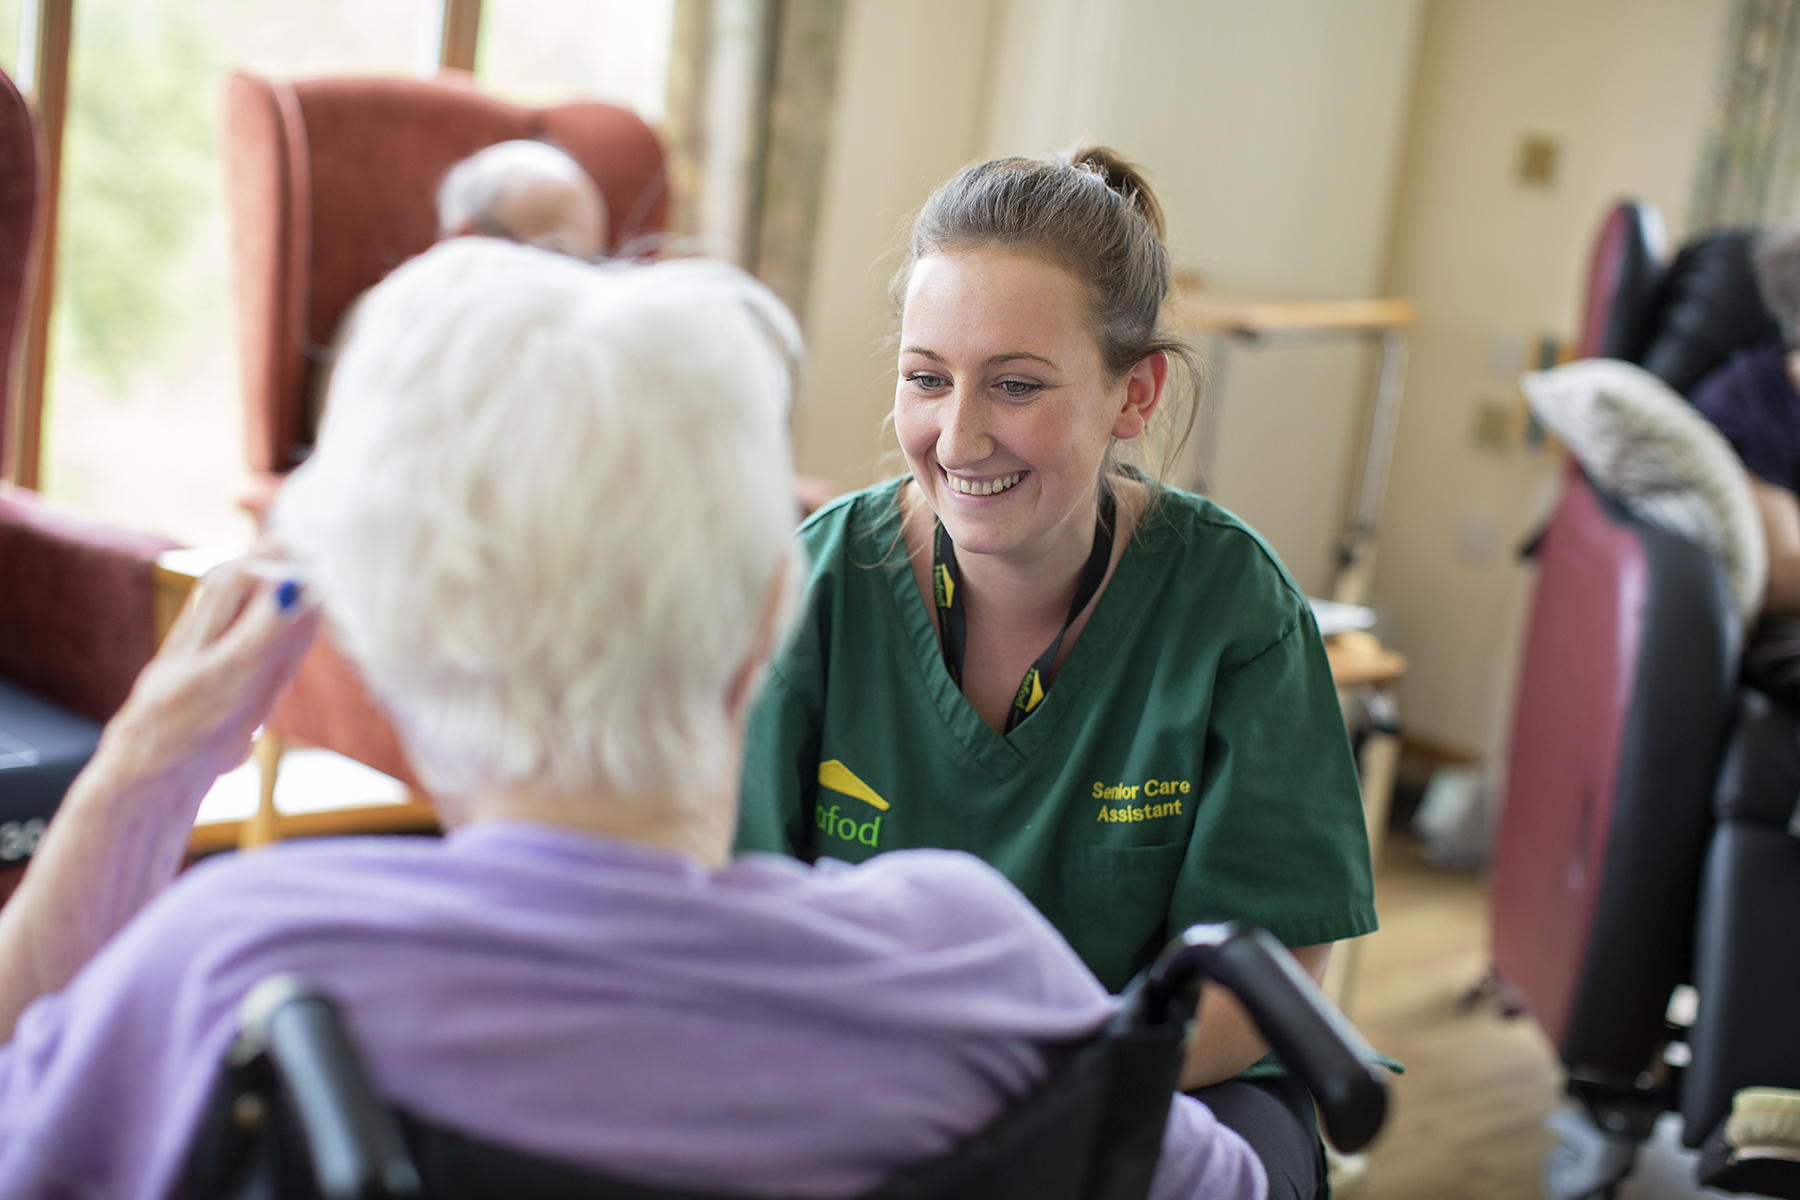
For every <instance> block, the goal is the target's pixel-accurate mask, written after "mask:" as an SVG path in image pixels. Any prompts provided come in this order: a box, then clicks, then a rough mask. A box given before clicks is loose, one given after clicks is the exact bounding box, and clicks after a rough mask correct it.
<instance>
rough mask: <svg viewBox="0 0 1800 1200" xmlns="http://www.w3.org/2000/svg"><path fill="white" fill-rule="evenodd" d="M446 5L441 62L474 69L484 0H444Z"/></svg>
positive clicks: (469, 69)
mask: <svg viewBox="0 0 1800 1200" xmlns="http://www.w3.org/2000/svg"><path fill="white" fill-rule="evenodd" d="M443 5H444V22H443V31H444V32H443V37H442V40H441V41H440V42H439V44H438V65H439V66H440V67H446V68H449V69H451V70H456V71H468V72H470V73H473V72H474V70H475V51H476V48H477V45H478V43H479V42H480V39H481V0H443ZM428 44H429V43H428Z"/></svg>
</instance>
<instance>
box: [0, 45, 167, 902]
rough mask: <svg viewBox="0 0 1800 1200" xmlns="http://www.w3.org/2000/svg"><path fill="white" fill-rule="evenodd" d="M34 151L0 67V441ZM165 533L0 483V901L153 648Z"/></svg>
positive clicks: (35, 173) (21, 304) (31, 223)
mask: <svg viewBox="0 0 1800 1200" xmlns="http://www.w3.org/2000/svg"><path fill="white" fill-rule="evenodd" d="M40 161H41V158H40V154H39V149H38V145H37V138H36V131H35V129H34V127H33V124H32V120H31V114H30V111H29V110H28V109H27V107H26V105H25V100H24V98H23V97H22V96H20V95H19V91H18V89H17V88H16V87H15V86H14V85H13V82H12V80H10V79H8V78H7V77H6V75H5V74H4V73H0V452H3V449H4V434H5V432H6V431H7V430H8V429H9V428H10V419H9V418H10V400H11V396H12V392H11V389H10V387H9V386H8V384H9V383H10V382H11V381H14V380H16V379H17V378H18V372H17V370H16V367H17V362H16V360H17V357H18V355H17V351H18V348H19V342H20V338H19V333H20V327H21V324H22V321H23V317H24V309H25V298H26V296H27V295H29V287H30V281H31V277H32V269H31V268H32V263H33V258H34V250H35V247H34V240H35V238H36V235H37V224H36V215H37V205H38V189H39V186H40V182H39V181H40V174H39V163H40ZM173 544H174V543H172V542H170V541H168V540H166V539H164V538H159V537H153V536H151V535H149V534H142V533H132V532H129V531H126V530H121V529H112V528H109V527H107V526H103V525H99V524H96V523H94V522H91V521H85V520H81V519H80V518H77V517H72V516H69V515H67V514H64V513H60V512H57V511H55V510H54V509H52V508H51V507H49V506H48V505H46V504H45V503H44V502H43V501H42V500H41V499H40V498H39V497H38V496H37V495H36V494H35V493H33V492H29V491H26V490H25V489H22V488H11V487H7V486H5V485H0V901H3V900H4V899H5V898H6V897H7V896H8V895H10V894H11V892H12V889H13V887H14V886H15V885H16V884H17V882H18V879H19V876H20V875H22V874H23V873H24V869H25V863H26V862H27V861H28V860H29V857H30V854H31V851H32V850H33V849H34V848H35V846H36V840H37V834H38V833H39V832H41V830H42V829H43V823H44V822H45V821H46V820H47V819H48V818H49V816H50V814H51V812H52V811H53V810H54V808H55V807H56V804H57V802H58V801H59V800H60V799H61V797H62V792H63V790H64V789H65V788H66V787H67V786H68V783H69V781H70V780H71V779H72V778H73V777H74V775H75V773H76V772H77V771H79V770H80V768H81V766H82V765H83V764H84V763H85V762H86V761H87V757H88V755H90V754H91V753H92V751H93V744H94V741H95V740H96V739H97V738H98V736H99V728H100V725H101V724H102V723H104V722H105V721H106V720H107V719H108V718H109V717H111V716H112V715H113V713H115V712H117V711H118V708H119V706H120V705H121V704H122V703H124V701H125V697H126V695H127V694H128V693H129V692H130V690H131V684H132V681H133V680H135V679H136V678H137V674H138V672H139V671H141V670H142V669H143V666H144V664H145V663H146V662H148V661H149V660H150V656H151V655H152V654H154V653H155V652H156V643H157V628H156V616H155V604H154V598H153V597H154V589H153V583H152V572H153V564H154V562H155V559H156V556H157V555H158V554H159V553H161V552H162V551H163V550H166V549H169V548H170V547H171V546H173Z"/></svg>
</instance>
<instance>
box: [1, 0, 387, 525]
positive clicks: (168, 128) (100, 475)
mask: <svg viewBox="0 0 1800 1200" xmlns="http://www.w3.org/2000/svg"><path fill="white" fill-rule="evenodd" d="M18 3H19V0H0V14H4V13H5V12H6V11H7V7H10V8H11V10H12V11H13V12H15V14H16V12H17V8H18ZM420 12H421V7H420V0H81V3H79V4H77V5H76V9H75V21H76V24H75V31H74V37H73V50H72V53H71V58H70V63H69V111H68V117H67V122H66V126H65V133H64V143H63V181H62V200H61V203H62V208H61V217H60V229H59V236H58V247H57V253H58V259H57V277H56V302H55V310H54V316H53V321H52V326H51V338H52V345H51V352H50V371H49V377H48V383H47V386H46V395H45V405H44V441H43V467H42V477H41V486H42V487H43V490H44V491H46V492H48V493H49V494H50V495H51V496H53V497H55V498H57V499H59V500H61V501H63V502H65V503H66V504H68V505H69V506H71V507H74V508H77V509H80V510H82V511H84V512H87V513H89V514H90V515H93V516H95V517H98V518H100V519H103V520H106V521H110V522H113V523H116V524H120V525H126V526H131V527H134V528H139V529H147V530H151V531H153V532H156V533H162V534H166V535H168V536H170V537H173V538H176V539H177V540H180V541H183V542H186V543H189V544H194V545H208V546H219V547H223V548H240V547H245V546H248V544H249V542H250V540H251V538H252V536H253V533H254V530H253V527H252V524H251V521H250V518H249V517H248V515H247V514H245V513H244V512H243V511H242V510H241V509H240V508H239V507H238V505H237V497H238V495H239V493H240V491H241V489H242V487H243V485H244V482H245V467H244V438H243V421H242V414H241V404H242V401H241V395H240V387H239V376H238V363H237V345H236V334H235V325H234V314H233V312H232V301H231V296H230V290H229V262H228V260H227V255H226V228H225V216H224V198H223V184H222V171H221V167H220V164H219V158H218V122H219V107H220V96H221V91H222V88H223V86H224V80H225V78H226V76H227V74H228V73H229V72H230V71H231V70H232V69H233V68H235V67H237V66H240V65H248V66H249V67H250V68H251V69H254V70H259V71H264V72H268V73H272V74H279V75H289V76H291V75H302V74H323V73H337V74H347V73H379V74H399V75H410V74H411V73H412V69H413V65H414V62H415V61H416V58H417V53H418V39H419V26H420ZM17 25H18V22H17V20H16V19H15V20H14V21H12V22H11V25H10V27H11V28H12V29H13V30H14V31H15V33H14V35H13V36H14V38H15V40H16V36H17V35H16V30H17ZM5 50H6V44H5V43H0V53H4V52H5Z"/></svg>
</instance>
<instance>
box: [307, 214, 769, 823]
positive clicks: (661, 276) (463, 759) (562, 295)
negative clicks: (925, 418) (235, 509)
mask: <svg viewBox="0 0 1800 1200" xmlns="http://www.w3.org/2000/svg"><path fill="white" fill-rule="evenodd" d="M798 354H799V332H798V330H797V329H796V328H795V326H794V322H793V318H792V317H791V316H789V315H788V312H787V310H786V309H785V308H784V307H783V306H782V304H781V302H780V301H779V300H777V299H776V298H775V296H774V295H773V293H771V292H769V291H768V289H766V288H765V287H763V286H762V285H761V284H759V283H757V282H756V281H755V280H753V279H752V278H750V277H749V276H748V275H746V274H744V273H743V272H741V271H738V270H736V269H735V268H732V267H728V266H725V265H723V264H720V263H715V262H708V261H702V260H699V259H689V260H683V261H678V262H670V263H662V264H658V265H653V266H645V265H638V264H609V265H606V266H600V267H594V266H588V265H585V264H582V263H579V262H576V261H572V260H570V259H567V258H564V257H560V256H558V255H555V254H551V253H549V252H547V251H542V250H535V249H532V248H530V247H525V246H518V245H514V244H510V243H506V242H500V241H496V240H493V239H487V238H461V239H457V240H454V241H450V242H446V243H443V244H441V245H439V246H437V247H435V248H434V249H432V250H430V251H428V252H427V253H425V254H424V255H421V256H420V257H419V258H417V259H415V260H413V261H412V262H410V263H408V264H407V265H405V266H403V267H401V268H400V269H399V270H397V271H395V272H394V273H393V274H392V275H391V276H389V277H388V278H387V279H386V280H385V281H384V282H382V283H381V284H380V285H379V286H378V287H376V288H375V289H374V290H373V291H372V292H371V293H370V294H369V299H368V302H367V303H366V304H365V305H364V307H363V310H362V313H361V315H359V317H358V318H357V324H356V331H355V334H354V336H353V337H352V339H351V341H350V343H349V345H348V346H347V347H346V349H345V352H344V356H343V359H342V360H341V362H340V363H339V366H338V369H337V375H336V378H335V379H334V380H333V384H332V392H333V395H332V402H331V407H330V409H329V411H328V413H327V415H326V418H325V423H324V428H323V429H322V430H321V431H320V437H319V442H318V446H317V449H316V450H315V451H314V452H313V454H312V456H311V457H310V458H308V460H307V461H306V464H305V465H304V466H303V467H301V468H300V470H298V471H297V472H295V474H294V476H293V478H292V479H291V480H290V481H289V482H288V483H287V485H286V486H284V487H283V488H282V489H281V492H280V494H279V497H278V500H277V503H276V506H275V512H274V525H275V532H276V535H277V537H278V538H280V539H281V540H282V541H283V542H284V543H285V544H286V546H287V548H288V550H289V552H290V553H291V554H292V555H293V556H294V558H295V561H296V563H297V565H298V567H299V569H300V571H301V572H302V573H303V577H304V578H305V579H306V580H307V582H308V584H309V585H310V586H311V587H313V588H314V589H316V593H317V594H318V595H319V597H320V598H321V599H322V601H323V604H324V607H325V613H326V617H327V620H328V622H329V625H330V628H331V629H332V631H333V635H334V637H335V638H336V639H337V641H338V644H339V645H340V646H341V647H342V648H343V649H344V650H345V651H346V652H347V653H348V654H349V655H350V656H351V658H353V659H354V660H355V662H356V663H357V664H358V665H359V666H360V667H361V668H362V671H363V673H364V676H365V678H366V679H367V681H368V683H369V685H370V687H371V689H372V690H373V692H374V693H375V694H376V696H377V697H378V698H379V699H380V700H381V701H382V702H383V703H384V705H385V706H386V707H387V709H388V711H389V712H390V714H391V715H392V716H393V718H394V722H395V726H396V728H397V729H398V731H399V733H400V736H401V739H402V741H403V742H404V743H405V745H406V747H407V749H408V751H409V753H410V754H411V756H412V759H413V763H414V765H415V766H416V767H417V769H418V771H419V774H420V777H421V779H422V780H423V781H424V783H425V785H426V787H427V788H429V789H431V790H432V791H434V792H439V793H441V794H444V795H467V794H470V793H471V792H472V791H475V790H478V789H482V788H487V787H494V786H500V785H510V784H517V783H522V782H535V783H537V784H543V785H549V786H552V787H555V788H558V789H566V790H571V791H578V790H581V789H583V788H584V787H587V786H590V785H593V784H596V783H601V784H606V785H610V786H611V787H612V788H614V789H616V790H618V791H620V792H625V793H641V792H647V791H652V790H661V791H667V792H670V793H673V794H675V795H689V794H698V792H697V789H706V788H716V787H719V786H726V787H729V786H732V785H734V784H735V782H736V778H737V772H738V770H739V764H738V762H737V761H735V759H734V758H733V756H732V754H731V745H732V741H733V739H732V738H731V736H730V725H729V720H730V718H729V716H728V714H727V711H726V696H727V694H728V692H729V690H730V688H731V685H732V681H733V679H734V678H735V677H736V676H737V674H738V672H739V671H740V670H741V669H742V668H743V667H744V666H745V664H746V663H747V662H749V660H750V658H751V656H752V655H753V654H754V653H755V652H756V649H757V647H758V643H759V638H760V637H761V636H762V635H763V633H764V631H765V628H766V625H765V622H766V621H767V620H768V619H769V605H770V603H771V596H772V595H781V596H783V597H784V598H791V596H792V594H793V592H794V591H795V586H794V585H795V582H796V580H797V579H798V574H797V572H798V570H799V568H800V565H801V558H800V551H799V550H798V548H797V544H796V542H795V539H794V536H793V531H794V525H795V520H796V513H795V508H794V500H793V491H792V487H793V465H792V455H791V450H790V447H789V443H788V434H787V416H788V409H789V405H790V402H791V398H792V395H793V388H794V382H795V381H794V377H793V376H794V364H795V363H796V362H797V361H798ZM778 580H779V581H780V583H779V584H778V582H777V581H778ZM782 603H783V605H784V608H783V611H782V612H781V613H778V614H776V616H775V621H776V628H775V629H774V631H773V632H774V635H775V637H776V638H777V639H778V638H779V637H780V635H781V633H782V632H783V630H784V629H785V615H786V608H785V599H784V600H783V601H782Z"/></svg>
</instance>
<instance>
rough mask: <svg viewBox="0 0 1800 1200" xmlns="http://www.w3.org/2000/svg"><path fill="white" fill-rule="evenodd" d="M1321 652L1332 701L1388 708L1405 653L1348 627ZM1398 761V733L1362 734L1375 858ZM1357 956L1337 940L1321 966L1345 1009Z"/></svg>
mask: <svg viewBox="0 0 1800 1200" xmlns="http://www.w3.org/2000/svg"><path fill="white" fill-rule="evenodd" d="M1325 655H1326V657H1327V658H1329V659H1330V660H1331V679H1332V682H1333V683H1335V684H1337V689H1338V702H1339V703H1340V704H1341V705H1343V706H1344V708H1345V709H1346V710H1348V709H1349V708H1351V707H1352V706H1354V705H1358V704H1364V705H1366V706H1368V707H1370V708H1372V709H1377V710H1381V709H1385V710H1387V711H1389V712H1392V711H1393V696H1392V692H1391V689H1392V688H1393V686H1394V685H1395V684H1397V683H1399V682H1400V680H1401V679H1402V678H1404V677H1405V675H1406V658H1405V656H1404V655H1401V654H1397V653H1395V652H1394V651H1392V650H1389V649H1387V648H1386V647H1384V646H1383V645H1382V644H1381V643H1380V642H1379V641H1377V640H1376V638H1375V636H1374V635H1373V634H1369V633H1363V632H1360V631H1352V632H1347V633H1337V634H1333V635H1331V636H1330V637H1328V638H1326V639H1325ZM1399 765H1400V735H1399V733H1398V731H1397V730H1396V729H1394V728H1391V727H1389V728H1384V727H1382V726H1381V725H1377V727H1376V728H1375V729H1373V730H1371V731H1370V733H1369V735H1368V736H1367V737H1365V738H1364V739H1363V744H1362V748H1361V750H1360V751H1359V752H1358V754H1357V762H1356V773H1357V779H1358V782H1359V783H1360V784H1361V785H1362V802H1363V822H1364V825H1365V827H1366V828H1367V830H1368V834H1369V858H1370V861H1371V863H1372V864H1375V865H1378V864H1379V863H1380V862H1381V850H1382V845H1383V843H1384V842H1386V840H1387V822H1388V812H1389V809H1390V808H1391V806H1392V804H1393V799H1394V777H1395V775H1396V773H1397V771H1398V768H1399ZM1361 958H1362V939H1361V938H1356V939H1352V940H1351V941H1348V942H1345V943H1343V944H1342V945H1341V946H1339V947H1338V948H1337V951H1336V953H1334V954H1333V955H1332V956H1331V965H1330V966H1329V967H1328V968H1326V971H1325V988H1324V990H1325V994H1326V995H1327V996H1329V997H1331V1000H1332V1002H1333V1003H1335V1004H1336V1005H1337V1006H1338V1007H1339V1008H1342V1009H1348V1007H1349V1003H1350V998H1351V992H1352V990H1353V988H1354V987H1355V983H1356V970H1357V966H1358V964H1359V962H1360V961H1361Z"/></svg>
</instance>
